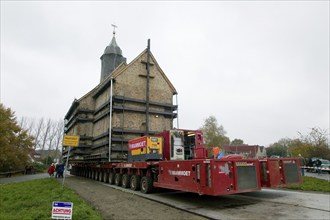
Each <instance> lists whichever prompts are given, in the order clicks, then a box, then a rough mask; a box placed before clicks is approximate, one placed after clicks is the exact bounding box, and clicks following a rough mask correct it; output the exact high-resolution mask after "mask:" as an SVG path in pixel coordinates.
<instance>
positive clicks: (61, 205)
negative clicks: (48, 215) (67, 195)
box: [52, 202, 73, 219]
mask: <svg viewBox="0 0 330 220" xmlns="http://www.w3.org/2000/svg"><path fill="white" fill-rule="evenodd" d="M72 207H73V203H72V202H53V208H52V219H72Z"/></svg>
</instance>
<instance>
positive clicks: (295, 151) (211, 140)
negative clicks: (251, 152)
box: [200, 116, 330, 160]
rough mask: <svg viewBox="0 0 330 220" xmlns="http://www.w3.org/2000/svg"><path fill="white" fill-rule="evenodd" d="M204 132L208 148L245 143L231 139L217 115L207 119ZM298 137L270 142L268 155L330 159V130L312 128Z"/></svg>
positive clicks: (202, 128)
mask: <svg viewBox="0 0 330 220" xmlns="http://www.w3.org/2000/svg"><path fill="white" fill-rule="evenodd" d="M200 130H202V131H203V134H204V142H205V146H206V147H207V148H209V149H210V148H212V147H215V146H219V147H222V146H224V145H243V144H244V141H243V140H242V139H239V138H235V139H234V140H232V141H231V140H230V138H229V137H227V136H226V133H227V132H226V131H225V129H224V127H223V126H222V125H219V123H218V121H217V119H216V117H214V116H210V117H208V118H206V119H205V121H204V124H203V126H202V127H201V128H200ZM298 135H299V137H298V138H292V139H291V138H282V139H280V140H279V141H277V142H275V143H272V144H270V145H269V146H268V147H267V148H266V152H267V157H271V156H272V155H277V156H280V157H297V156H298V155H299V154H300V155H301V156H303V157H305V158H313V157H316V158H323V159H328V160H330V148H329V132H328V130H326V129H321V128H319V127H314V128H311V129H310V131H309V133H307V134H302V133H301V132H298Z"/></svg>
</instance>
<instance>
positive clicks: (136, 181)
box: [130, 175, 141, 191]
mask: <svg viewBox="0 0 330 220" xmlns="http://www.w3.org/2000/svg"><path fill="white" fill-rule="evenodd" d="M140 184H141V177H140V176H139V175H133V176H132V177H131V184H130V187H131V190H134V191H136V190H139V189H140Z"/></svg>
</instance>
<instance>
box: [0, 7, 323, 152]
mask: <svg viewBox="0 0 330 220" xmlns="http://www.w3.org/2000/svg"><path fill="white" fill-rule="evenodd" d="M114 22H115V23H116V24H117V25H118V29H117V34H116V38H117V43H118V44H119V46H120V47H121V49H122V51H123V54H124V56H125V57H126V58H127V61H128V62H130V61H132V60H133V59H134V58H135V57H136V56H137V55H138V54H140V53H141V52H142V51H143V50H144V49H145V48H146V44H147V39H148V38H150V39H151V51H152V53H153V54H154V56H155V58H156V59H157V61H158V63H159V65H160V66H161V68H162V69H163V71H164V72H165V74H166V75H167V76H168V78H169V79H170V80H171V82H172V83H173V85H174V86H175V88H176V89H177V91H178V93H179V96H178V98H179V122H180V127H181V128H188V129H197V128H199V127H201V126H202V124H203V122H204V120H205V118H207V117H209V116H210V115H214V116H215V117H216V118H217V119H218V122H219V123H220V124H222V125H223V126H224V128H225V130H226V131H227V136H229V137H230V139H231V140H233V139H234V138H241V139H243V140H244V141H245V143H248V144H259V145H264V146H268V145H269V144H271V143H274V142H276V141H278V140H279V139H280V138H285V137H289V138H294V137H297V132H298V131H300V132H303V133H307V132H308V131H309V128H312V127H315V126H318V127H320V128H322V129H329V1H318V2H316V1H301V2H300V1H291V2H285V1H280V2H271V1H264V2H263V1H251V2H249V1H234V2H225V1H219V2H215V1H211V2H204V1H203V2H196V1H193V2H173V1H170V2H150V1H146V2H112V1H109V2H106V1H100V2H89V1H83V2H76V1H71V2H48V1H45V2H42V1H40V2H39V1H37V2H25V1H18V2H11V1H10V2H9V1H1V103H3V104H4V105H5V106H7V107H10V108H12V109H13V110H14V111H15V112H16V115H17V117H22V116H25V117H32V118H41V117H46V118H53V119H59V118H64V115H65V114H66V112H67V110H68V109H69V107H70V105H71V103H72V101H73V99H74V98H80V97H81V96H83V95H84V94H85V93H87V92H88V91H90V90H91V89H92V88H94V87H95V86H96V85H97V84H98V83H99V80H100V71H101V62H100V59H99V58H100V56H101V55H102V53H103V51H104V49H105V47H106V46H107V45H108V44H109V43H110V41H111V38H112V28H111V24H112V23H114Z"/></svg>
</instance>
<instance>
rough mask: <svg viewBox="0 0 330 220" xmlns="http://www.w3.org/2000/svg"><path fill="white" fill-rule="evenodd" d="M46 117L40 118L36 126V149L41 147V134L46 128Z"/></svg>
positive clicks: (34, 133)
mask: <svg viewBox="0 0 330 220" xmlns="http://www.w3.org/2000/svg"><path fill="white" fill-rule="evenodd" d="M44 121H45V120H44V118H40V119H39V121H38V124H37V125H36V127H34V129H33V130H34V132H33V136H34V139H35V143H34V149H37V148H40V141H41V134H42V130H43V128H44Z"/></svg>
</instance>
